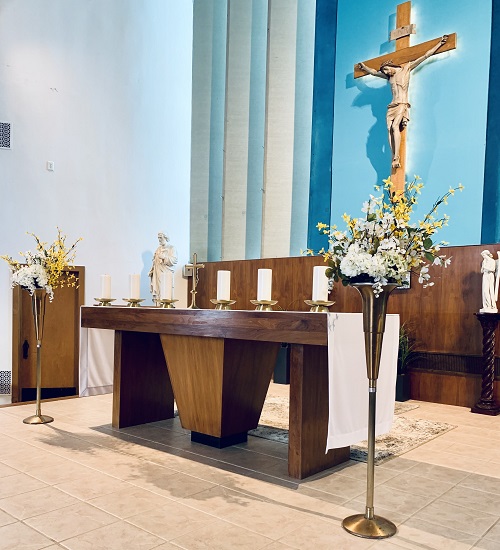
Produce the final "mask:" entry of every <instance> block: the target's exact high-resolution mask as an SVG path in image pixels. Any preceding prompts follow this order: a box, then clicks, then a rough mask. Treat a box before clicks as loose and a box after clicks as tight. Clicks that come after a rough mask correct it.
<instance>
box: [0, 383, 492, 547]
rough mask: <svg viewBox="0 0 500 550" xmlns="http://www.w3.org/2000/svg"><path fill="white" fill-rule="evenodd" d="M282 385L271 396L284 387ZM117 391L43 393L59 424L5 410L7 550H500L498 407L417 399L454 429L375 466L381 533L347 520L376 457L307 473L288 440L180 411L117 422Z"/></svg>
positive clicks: (423, 411)
mask: <svg viewBox="0 0 500 550" xmlns="http://www.w3.org/2000/svg"><path fill="white" fill-rule="evenodd" d="M287 391H288V388H287V387H286V386H276V385H272V386H271V388H270V394H271V395H276V394H278V395H279V394H283V393H284V392H287ZM111 403H112V400H111V395H103V396H94V397H85V398H76V399H65V400H60V401H52V402H46V403H43V405H42V412H43V413H45V414H50V415H51V416H54V418H55V421H54V422H53V423H51V424H46V425H40V426H29V425H25V424H23V423H22V419H23V418H24V417H26V416H29V415H31V414H33V413H34V405H32V404H29V405H22V406H12V407H4V408H0V549H1V550H5V549H22V550H35V549H39V548H46V549H55V548H68V549H71V550H83V549H92V550H99V549H106V550H108V549H115V548H116V549H122V548H127V549H130V550H135V549H138V550H147V549H150V548H157V549H159V550H160V549H161V550H167V549H172V550H174V549H176V548H177V549H178V548H184V549H187V550H199V549H200V550H201V549H215V550H226V549H227V550H235V549H238V550H240V549H241V550H244V549H249V550H258V549H261V548H262V549H263V548H265V549H266V550H290V549H292V548H293V549H304V550H309V549H314V550H322V549H329V550H330V549H336V550H344V549H345V550H351V549H352V550H357V549H361V550H363V549H368V548H380V549H381V550H385V549H387V550H397V549H401V548H404V549H412V550H422V549H436V550H438V549H439V550H441V549H445V550H466V549H469V548H476V549H482V550H493V549H498V550H500V445H499V440H500V416H498V417H487V416H481V415H475V414H471V413H470V412H469V410H468V409H465V408H461V407H452V406H447V405H437V404H433V403H418V405H419V407H418V408H417V409H414V410H412V411H410V412H407V413H406V415H407V416H413V417H415V418H425V419H432V420H437V421H442V422H447V423H449V424H453V425H456V426H457V427H456V428H455V429H453V430H451V431H449V432H447V433H445V434H444V435H442V436H440V437H438V438H436V439H434V440H432V441H430V442H428V443H426V444H424V445H422V446H421V447H418V448H417V449H414V450H412V451H410V452H408V453H406V454H405V455H403V456H401V457H399V458H396V459H393V460H391V461H388V462H386V463H384V464H382V465H380V466H377V467H376V469H375V482H376V489H375V511H376V513H377V514H380V515H383V516H385V517H387V518H388V519H391V520H392V521H394V522H395V523H396V524H397V525H398V532H397V534H396V535H395V536H394V537H392V538H390V539H386V540H382V541H374V540H367V539H362V538H358V537H353V536H352V535H349V534H348V533H346V532H345V531H344V530H343V529H342V527H341V521H342V519H343V518H344V517H346V516H347V515H350V514H352V513H360V512H361V513H362V512H364V505H365V485H366V483H365V479H366V465H365V464H363V463H359V462H349V463H346V464H344V465H342V466H339V467H337V468H334V469H332V470H329V471H327V472H323V473H321V474H318V475H316V476H313V477H311V478H308V479H306V480H303V481H301V482H297V481H296V480H293V479H291V478H289V477H288V476H287V474H286V471H287V470H286V466H287V465H286V454H287V448H286V446H285V445H283V444H280V443H276V442H271V441H267V440H264V439H259V438H255V437H250V438H249V442H248V443H247V444H244V445H239V446H237V447H231V448H227V449H223V450H219V449H212V448H209V447H205V446H203V445H199V444H196V443H191V441H190V437H189V432H186V431H185V430H183V429H182V427H181V426H180V424H179V421H178V419H175V420H168V421H164V422H158V423H155V424H149V425H146V426H139V427H134V428H129V429H126V430H121V431H120V432H118V431H115V430H113V429H112V428H111V426H110V419H111Z"/></svg>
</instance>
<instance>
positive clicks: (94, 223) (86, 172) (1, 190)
mask: <svg viewBox="0 0 500 550" xmlns="http://www.w3.org/2000/svg"><path fill="white" fill-rule="evenodd" d="M192 11H193V5H192V0H8V1H4V2H2V3H0V121H7V122H11V123H12V144H13V145H12V150H10V151H7V150H0V209H1V215H0V254H9V255H12V256H17V254H18V252H19V251H21V250H23V251H24V250H30V249H33V248H34V246H33V242H32V239H31V237H29V236H27V235H26V231H32V232H34V233H36V234H37V235H39V236H40V237H41V238H42V239H43V240H45V241H52V240H53V239H54V238H55V235H56V226H59V227H60V228H61V229H62V230H63V231H64V232H65V233H67V235H68V242H72V241H73V240H75V239H76V238H78V237H80V236H81V237H83V238H84V241H83V242H82V243H80V244H79V246H78V253H77V261H76V263H77V264H78V265H84V266H85V268H86V292H85V302H86V304H92V303H94V302H93V298H94V297H97V296H98V294H99V290H100V275H101V274H102V273H109V274H110V275H111V277H112V294H113V296H114V297H116V298H118V299H121V298H123V297H126V296H127V295H128V288H129V287H128V275H129V274H130V273H134V272H136V273H137V272H139V273H141V295H142V296H143V297H145V298H146V297H147V298H148V300H149V303H150V294H149V279H148V277H147V273H148V271H149V268H150V264H151V259H152V254H153V252H154V250H155V248H156V246H157V245H158V241H157V232H158V231H159V230H163V231H166V232H168V233H169V235H170V240H171V243H172V244H173V245H174V246H176V248H177V251H178V255H179V261H178V264H177V270H176V276H175V289H176V297H177V298H181V302H180V305H181V306H182V305H186V298H185V296H186V290H187V289H186V281H185V280H184V279H182V276H181V267H182V265H183V264H185V263H187V262H188V260H189V180H190V130H191V59H192V26H193V15H192ZM48 160H51V161H53V162H54V166H55V170H54V172H49V171H47V170H46V162H47V161H48ZM56 299H57V296H56ZM11 303H12V293H11V289H10V285H9V270H8V268H7V264H5V263H4V262H1V264H0V370H10V369H11V363H12V349H11V331H12V326H11V324H12V322H11V317H12V309H11Z"/></svg>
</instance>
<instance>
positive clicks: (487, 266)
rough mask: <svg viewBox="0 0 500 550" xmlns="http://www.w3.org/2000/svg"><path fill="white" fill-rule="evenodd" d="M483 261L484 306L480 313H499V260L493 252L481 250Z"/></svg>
mask: <svg viewBox="0 0 500 550" xmlns="http://www.w3.org/2000/svg"><path fill="white" fill-rule="evenodd" d="M481 256H482V257H483V263H482V264H481V273H482V274H483V289H482V290H483V307H482V308H481V309H480V310H479V312H480V313H497V312H498V309H497V292H498V275H499V269H498V265H499V260H497V261H495V259H494V258H493V254H492V253H491V252H490V251H489V250H483V251H482V252H481Z"/></svg>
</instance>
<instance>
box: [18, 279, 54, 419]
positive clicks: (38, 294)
mask: <svg viewBox="0 0 500 550" xmlns="http://www.w3.org/2000/svg"><path fill="white" fill-rule="evenodd" d="M46 299H47V292H46V291H45V289H43V288H37V289H35V290H34V292H33V294H32V295H31V306H32V309H33V321H34V323H35V336H36V412H35V414H34V415H33V416H28V418H25V419H24V420H23V422H24V423H25V424H48V423H49V422H53V421H54V419H53V418H52V417H51V416H47V415H44V414H42V409H41V406H40V398H41V392H42V357H41V356H42V338H43V323H44V320H45V301H46Z"/></svg>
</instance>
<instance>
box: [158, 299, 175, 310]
mask: <svg viewBox="0 0 500 550" xmlns="http://www.w3.org/2000/svg"><path fill="white" fill-rule="evenodd" d="M178 301H179V300H158V301H157V302H156V305H157V306H158V307H161V308H163V309H175V306H174V303H175V302H178Z"/></svg>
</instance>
